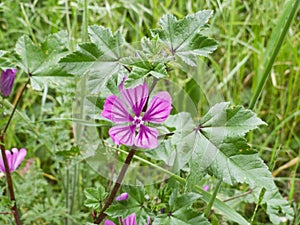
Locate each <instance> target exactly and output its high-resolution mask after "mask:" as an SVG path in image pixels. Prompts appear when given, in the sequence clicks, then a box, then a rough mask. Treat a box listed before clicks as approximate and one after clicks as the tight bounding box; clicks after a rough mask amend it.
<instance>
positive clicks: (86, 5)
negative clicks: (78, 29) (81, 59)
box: [82, 0, 88, 42]
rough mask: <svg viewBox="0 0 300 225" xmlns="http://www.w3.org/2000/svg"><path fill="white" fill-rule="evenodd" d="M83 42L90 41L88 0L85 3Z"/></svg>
mask: <svg viewBox="0 0 300 225" xmlns="http://www.w3.org/2000/svg"><path fill="white" fill-rule="evenodd" d="M82 41H83V42H87V41H88V0H84V1H83V23H82Z"/></svg>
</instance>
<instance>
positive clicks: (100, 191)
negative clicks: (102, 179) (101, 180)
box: [84, 185, 107, 210]
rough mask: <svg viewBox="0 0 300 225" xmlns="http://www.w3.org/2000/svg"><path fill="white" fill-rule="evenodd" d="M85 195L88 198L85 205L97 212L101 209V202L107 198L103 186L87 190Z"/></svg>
mask: <svg viewBox="0 0 300 225" xmlns="http://www.w3.org/2000/svg"><path fill="white" fill-rule="evenodd" d="M84 194H85V197H86V200H85V202H84V205H85V206H86V207H89V208H93V209H95V210H96V209H99V208H100V202H101V201H103V200H104V199H105V198H106V196H107V192H106V191H105V188H104V187H103V186H101V185H100V186H98V187H96V188H86V189H85V190H84Z"/></svg>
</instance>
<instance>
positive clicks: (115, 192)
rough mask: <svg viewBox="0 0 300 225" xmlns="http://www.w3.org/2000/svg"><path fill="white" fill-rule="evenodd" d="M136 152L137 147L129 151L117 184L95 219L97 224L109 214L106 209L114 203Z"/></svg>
mask: <svg viewBox="0 0 300 225" xmlns="http://www.w3.org/2000/svg"><path fill="white" fill-rule="evenodd" d="M134 153H135V148H132V149H131V150H130V152H129V153H128V155H127V158H126V160H125V163H124V165H123V167H122V169H121V172H120V174H119V176H118V178H117V181H116V183H115V185H114V187H113V189H112V191H111V193H110V195H109V196H108V198H107V199H106V201H105V205H104V207H103V208H102V210H101V212H100V214H99V216H97V217H96V219H95V221H94V223H95V224H100V223H101V222H102V221H103V220H104V218H105V217H106V216H107V214H106V213H105V210H106V209H107V208H108V207H109V206H110V205H111V204H112V203H113V201H114V199H115V197H116V194H117V193H118V191H119V188H120V186H121V184H122V181H123V179H124V177H125V174H126V171H127V169H128V167H129V164H130V162H131V160H132V158H133V156H134Z"/></svg>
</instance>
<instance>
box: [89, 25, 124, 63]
mask: <svg viewBox="0 0 300 225" xmlns="http://www.w3.org/2000/svg"><path fill="white" fill-rule="evenodd" d="M89 35H90V39H91V41H92V42H93V43H95V44H96V45H97V46H98V48H99V49H100V50H101V51H103V52H104V55H105V58H106V59H107V60H110V61H118V60H119V59H120V58H121V52H122V46H123V44H124V38H123V36H122V34H121V32H120V31H117V32H116V33H115V34H114V35H113V34H112V32H111V30H110V29H109V28H104V27H101V26H96V25H92V26H90V27H89Z"/></svg>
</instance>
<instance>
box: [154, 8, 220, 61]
mask: <svg viewBox="0 0 300 225" xmlns="http://www.w3.org/2000/svg"><path fill="white" fill-rule="evenodd" d="M212 14H213V12H212V11H211V10H203V11H199V12H197V13H195V14H191V15H188V16H186V17H185V18H183V19H181V20H177V18H176V17H175V16H173V15H166V16H163V17H162V18H161V20H160V22H159V25H160V26H161V28H162V29H156V30H153V31H152V33H153V35H158V36H159V40H160V41H161V42H162V43H164V44H165V45H166V46H167V48H168V50H169V52H170V54H171V55H175V56H178V57H180V58H181V59H182V60H183V61H184V62H186V63H187V64H189V65H191V66H196V56H198V55H200V56H207V55H208V54H210V53H211V52H213V51H214V50H215V49H216V48H217V43H216V41H215V40H213V39H209V38H207V37H205V36H202V35H201V34H200V31H201V29H202V28H203V26H204V25H205V24H206V23H207V22H208V20H209V18H210V17H211V16H212Z"/></svg>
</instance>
